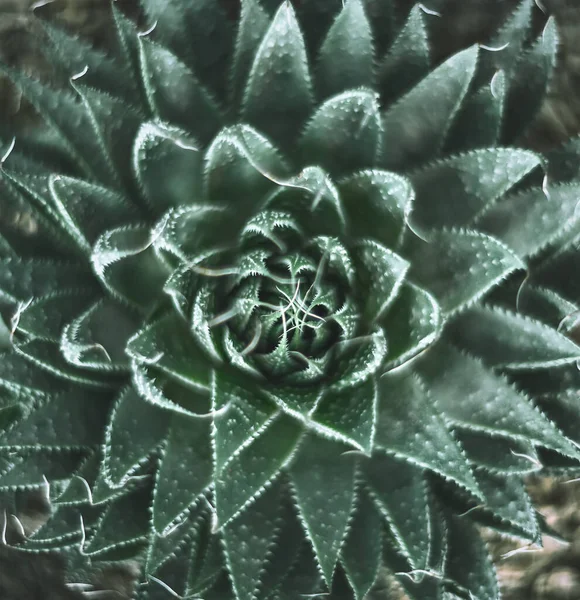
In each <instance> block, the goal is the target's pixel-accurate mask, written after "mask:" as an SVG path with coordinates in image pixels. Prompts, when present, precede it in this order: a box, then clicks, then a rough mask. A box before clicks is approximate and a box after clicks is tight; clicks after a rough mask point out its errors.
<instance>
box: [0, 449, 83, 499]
mask: <svg viewBox="0 0 580 600" xmlns="http://www.w3.org/2000/svg"><path fill="white" fill-rule="evenodd" d="M81 461H82V454H80V453H79V452H78V450H74V451H72V452H71V451H67V450H65V451H59V450H58V449H55V451H51V450H48V451H47V450H44V449H38V451H36V452H32V453H26V454H25V455H24V456H22V457H14V458H13V459H12V460H11V462H10V465H9V466H10V468H9V470H5V471H4V472H3V473H1V476H0V490H3V489H13V490H14V489H21V490H27V491H30V490H31V489H39V488H40V489H42V488H44V489H46V481H47V480H48V481H49V482H53V483H56V482H57V481H60V480H63V479H65V480H66V479H68V478H69V477H70V476H71V475H72V474H73V473H74V472H75V470H76V469H77V468H78V466H79V463H80V462H81Z"/></svg>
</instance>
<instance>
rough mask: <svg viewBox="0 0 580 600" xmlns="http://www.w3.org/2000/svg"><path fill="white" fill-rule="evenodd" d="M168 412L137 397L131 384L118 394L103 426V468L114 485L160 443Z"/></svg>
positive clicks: (147, 456)
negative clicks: (107, 422)
mask: <svg viewBox="0 0 580 600" xmlns="http://www.w3.org/2000/svg"><path fill="white" fill-rule="evenodd" d="M168 426H169V412H168V411H165V410H160V409H159V408H158V407H157V406H154V405H152V404H150V403H149V402H145V400H143V398H140V397H139V396H138V394H137V393H136V391H135V389H134V388H133V387H132V386H129V387H126V388H125V389H124V390H123V391H122V392H121V393H120V394H119V396H118V398H117V399H116V401H115V405H114V406H113V410H112V411H111V416H110V419H109V424H108V425H107V427H106V429H105V444H104V457H103V472H104V476H105V478H106V479H107V481H109V482H110V484H111V485H112V486H113V487H119V486H122V485H124V484H125V483H126V482H127V481H128V479H129V478H130V477H131V475H133V473H134V472H135V471H136V470H137V469H138V468H139V466H140V465H142V464H143V463H144V462H145V461H146V460H147V459H148V458H149V456H150V454H151V453H152V452H153V451H154V450H155V449H156V448H157V447H158V446H159V445H160V444H161V442H162V441H163V439H164V438H165V435H166V433H167V428H168Z"/></svg>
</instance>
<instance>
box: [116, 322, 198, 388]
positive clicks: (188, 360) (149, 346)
mask: <svg viewBox="0 0 580 600" xmlns="http://www.w3.org/2000/svg"><path fill="white" fill-rule="evenodd" d="M186 328H187V325H186V323H184V322H183V321H182V319H181V318H180V317H179V316H178V315H176V314H175V313H173V312H172V313H169V314H167V315H165V316H163V317H161V318H160V319H158V320H156V321H154V322H152V323H151V324H150V325H148V326H147V327H145V328H144V329H141V331H139V332H138V333H136V334H135V335H134V336H133V337H132V338H131V339H130V340H129V342H128V344H127V347H126V352H127V354H128V355H129V356H130V357H131V358H132V359H134V360H136V361H138V362H142V363H144V364H151V365H154V366H155V368H156V369H158V370H159V371H161V372H163V373H165V374H166V375H168V376H169V377H171V378H173V379H176V380H177V381H179V382H180V383H181V384H183V385H184V386H187V387H189V388H191V389H192V390H194V391H195V392H199V393H202V394H203V393H206V394H207V393H208V392H209V389H210V363H209V362H208V361H207V359H206V357H205V354H203V352H202V351H201V350H200V349H199V348H198V346H197V344H195V342H194V341H193V340H192V338H191V336H190V335H189V334H188V332H187V329H186Z"/></svg>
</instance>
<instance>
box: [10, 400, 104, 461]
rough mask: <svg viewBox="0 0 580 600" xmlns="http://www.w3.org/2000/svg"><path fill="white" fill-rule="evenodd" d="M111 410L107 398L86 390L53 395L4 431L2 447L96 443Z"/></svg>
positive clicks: (57, 447) (55, 447)
mask: <svg viewBox="0 0 580 600" xmlns="http://www.w3.org/2000/svg"><path fill="white" fill-rule="evenodd" d="M108 411H109V402H108V401H107V397H106V396H101V395H98V394H95V393H94V392H93V393H91V392H90V391H88V390H86V389H85V390H83V391H82V392H79V391H78V390H76V391H69V392H66V393H60V394H54V395H52V396H51V398H50V399H49V400H46V401H43V402H39V403H38V405H37V406H34V407H33V409H32V410H31V411H30V413H29V414H28V415H27V417H26V418H25V419H23V420H21V421H20V422H17V423H16V424H15V425H14V426H13V427H11V428H10V429H9V430H8V431H6V432H5V433H3V435H2V446H3V447H6V448H8V447H12V448H30V449H40V448H43V449H44V450H49V449H53V450H60V449H71V450H72V449H79V448H86V447H91V446H97V445H99V444H100V443H101V441H102V439H101V432H102V430H103V429H104V428H105V425H106V421H107V417H108Z"/></svg>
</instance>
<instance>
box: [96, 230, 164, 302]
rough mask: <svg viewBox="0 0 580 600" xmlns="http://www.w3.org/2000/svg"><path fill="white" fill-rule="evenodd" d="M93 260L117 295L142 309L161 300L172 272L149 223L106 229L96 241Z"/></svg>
mask: <svg viewBox="0 0 580 600" xmlns="http://www.w3.org/2000/svg"><path fill="white" fill-rule="evenodd" d="M92 263H93V269H94V271H95V274H96V275H97V277H98V278H99V279H100V280H101V282H102V283H103V285H104V287H105V288H106V289H107V290H108V291H109V292H110V293H111V294H112V295H113V297H115V298H116V299H118V300H120V301H121V302H123V303H126V304H129V305H130V306H132V307H133V308H136V309H138V310H139V309H140V310H144V311H146V310H148V309H150V308H151V306H153V305H154V304H155V303H156V302H157V301H158V298H159V296H160V295H161V290H162V289H163V284H164V283H165V281H166V279H167V276H168V271H167V268H166V266H165V265H164V264H162V263H161V261H160V260H159V258H158V256H157V255H156V253H155V250H154V248H153V242H152V238H151V230H150V228H149V227H146V226H125V227H120V228H118V229H112V230H110V231H107V232H106V233H104V234H103V235H102V236H101V237H100V238H99V239H98V240H97V243H96V244H95V247H94V249H93V255H92Z"/></svg>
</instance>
